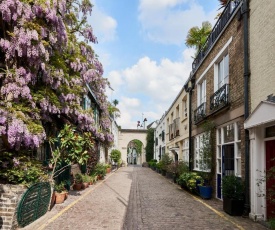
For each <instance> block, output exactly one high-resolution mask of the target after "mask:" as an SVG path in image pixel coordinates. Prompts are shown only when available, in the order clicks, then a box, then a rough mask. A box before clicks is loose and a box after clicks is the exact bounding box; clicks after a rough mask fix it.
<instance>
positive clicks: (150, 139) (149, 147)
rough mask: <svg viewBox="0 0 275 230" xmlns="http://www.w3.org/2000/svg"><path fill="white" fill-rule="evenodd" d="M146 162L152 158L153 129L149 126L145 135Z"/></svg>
mask: <svg viewBox="0 0 275 230" xmlns="http://www.w3.org/2000/svg"><path fill="white" fill-rule="evenodd" d="M145 151H146V162H149V161H150V160H152V159H153V158H154V129H153V128H150V129H148V130H147V136H146V146H145Z"/></svg>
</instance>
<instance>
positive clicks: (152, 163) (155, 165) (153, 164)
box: [148, 159, 157, 168]
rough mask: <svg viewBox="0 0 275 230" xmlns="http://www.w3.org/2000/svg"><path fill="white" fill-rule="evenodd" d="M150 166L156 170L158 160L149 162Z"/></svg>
mask: <svg viewBox="0 0 275 230" xmlns="http://www.w3.org/2000/svg"><path fill="white" fill-rule="evenodd" d="M148 165H149V167H150V168H156V167H157V160H156V159H153V160H150V161H149V162H148Z"/></svg>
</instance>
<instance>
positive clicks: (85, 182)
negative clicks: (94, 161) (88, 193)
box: [82, 174, 90, 189]
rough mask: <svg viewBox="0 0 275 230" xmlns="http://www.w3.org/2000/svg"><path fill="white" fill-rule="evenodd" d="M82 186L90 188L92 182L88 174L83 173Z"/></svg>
mask: <svg viewBox="0 0 275 230" xmlns="http://www.w3.org/2000/svg"><path fill="white" fill-rule="evenodd" d="M82 181H83V183H82V187H83V188H84V189H85V188H88V187H89V184H90V177H89V176H88V175H86V174H84V175H82Z"/></svg>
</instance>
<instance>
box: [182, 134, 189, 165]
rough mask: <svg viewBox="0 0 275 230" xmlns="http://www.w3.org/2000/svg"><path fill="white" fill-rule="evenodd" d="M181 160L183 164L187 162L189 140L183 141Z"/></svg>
mask: <svg viewBox="0 0 275 230" xmlns="http://www.w3.org/2000/svg"><path fill="white" fill-rule="evenodd" d="M182 147H183V148H182V156H183V157H182V159H183V161H184V162H186V163H188V162H189V140H188V138H187V139H185V140H183V146H182Z"/></svg>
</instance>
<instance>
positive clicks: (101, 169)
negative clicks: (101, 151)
mask: <svg viewBox="0 0 275 230" xmlns="http://www.w3.org/2000/svg"><path fill="white" fill-rule="evenodd" d="M95 173H96V175H97V177H98V179H99V180H102V179H103V178H104V177H105V175H106V168H105V165H104V164H103V163H97V164H96V166H95Z"/></svg>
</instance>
